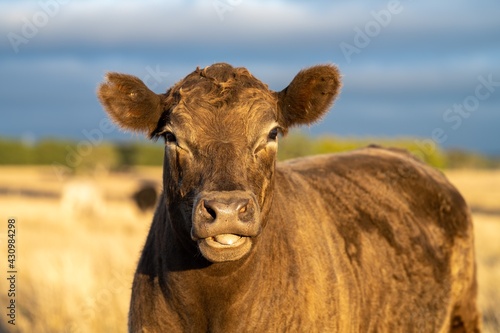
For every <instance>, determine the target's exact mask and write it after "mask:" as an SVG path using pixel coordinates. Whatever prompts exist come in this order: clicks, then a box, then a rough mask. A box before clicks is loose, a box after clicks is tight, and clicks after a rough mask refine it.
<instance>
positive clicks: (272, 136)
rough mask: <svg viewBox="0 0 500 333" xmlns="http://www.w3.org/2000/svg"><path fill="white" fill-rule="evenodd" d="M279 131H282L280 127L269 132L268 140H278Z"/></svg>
mask: <svg viewBox="0 0 500 333" xmlns="http://www.w3.org/2000/svg"><path fill="white" fill-rule="evenodd" d="M279 131H280V129H279V128H278V127H275V128H273V129H272V130H271V131H270V132H269V134H268V136H267V140H268V141H276V139H277V138H278V134H279Z"/></svg>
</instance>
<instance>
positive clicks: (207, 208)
mask: <svg viewBox="0 0 500 333" xmlns="http://www.w3.org/2000/svg"><path fill="white" fill-rule="evenodd" d="M203 207H204V208H205V211H206V212H207V213H208V214H209V215H210V216H211V217H212V219H214V220H215V219H216V218H217V213H216V212H215V210H214V209H213V208H212V207H210V204H208V203H207V202H206V201H203Z"/></svg>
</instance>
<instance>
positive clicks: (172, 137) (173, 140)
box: [163, 132, 177, 143]
mask: <svg viewBox="0 0 500 333" xmlns="http://www.w3.org/2000/svg"><path fill="white" fill-rule="evenodd" d="M163 137H164V138H165V143H176V142H177V138H176V137H175V135H174V133H172V132H165V133H163Z"/></svg>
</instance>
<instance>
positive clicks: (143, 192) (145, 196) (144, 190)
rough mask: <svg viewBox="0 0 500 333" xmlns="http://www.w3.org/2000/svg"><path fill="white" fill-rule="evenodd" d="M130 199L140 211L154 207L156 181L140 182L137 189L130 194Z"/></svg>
mask: <svg viewBox="0 0 500 333" xmlns="http://www.w3.org/2000/svg"><path fill="white" fill-rule="evenodd" d="M132 199H133V200H134V202H135V204H136V205H137V207H138V208H139V209H140V210H141V211H142V212H146V211H148V210H151V209H153V208H155V207H156V202H157V200H158V189H157V185H156V183H154V182H150V181H144V182H142V183H141V184H140V186H139V189H138V190H136V191H135V192H134V194H133V195H132Z"/></svg>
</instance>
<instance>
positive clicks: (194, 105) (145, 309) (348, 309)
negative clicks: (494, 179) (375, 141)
mask: <svg viewBox="0 0 500 333" xmlns="http://www.w3.org/2000/svg"><path fill="white" fill-rule="evenodd" d="M144 87H145V86H143V84H142V83H141V82H138V81H137V80H136V79H133V78H131V77H129V76H124V75H117V74H110V75H108V82H107V83H105V84H104V85H102V86H101V88H100V90H99V97H100V99H101V101H102V102H103V105H104V106H105V108H106V110H107V111H108V113H109V114H110V116H111V117H112V119H114V120H115V121H116V122H117V123H118V124H120V125H122V126H123V127H125V128H128V129H131V130H136V131H143V132H146V133H147V134H148V135H150V136H152V137H158V136H164V137H165V138H166V145H165V163H164V177H163V181H164V192H163V194H162V196H161V198H160V204H159V205H158V208H157V210H156V213H155V216H154V219H153V223H152V225H151V229H150V232H149V235H148V237H147V240H146V244H145V246H144V250H143V253H142V256H141V259H140V261H139V264H138V268H137V271H136V275H135V278H134V283H133V288H132V300H131V304H130V317H129V330H130V331H131V332H284V331H286V332H479V330H480V322H479V314H478V311H477V307H476V288H477V287H476V277H475V263H474V249H473V234H472V222H471V218H470V214H469V210H468V208H467V205H466V203H465V202H464V200H463V198H462V197H461V196H460V194H459V193H458V192H457V190H456V189H455V188H454V187H453V186H452V185H451V184H450V183H449V182H448V181H447V180H446V179H445V177H444V176H443V175H442V174H441V173H440V172H438V171H436V170H434V169H432V168H430V167H428V166H426V165H424V164H423V163H421V162H419V161H417V160H416V159H414V158H413V157H411V156H410V155H409V154H407V153H406V152H404V151H400V150H394V149H383V148H380V147H369V148H365V149H361V150H358V151H354V152H351V153H346V154H336V155H325V156H316V157H309V158H302V159H296V160H291V161H288V162H285V163H278V164H276V149H277V145H276V140H275V136H274V135H273V133H275V131H273V130H272V129H273V128H275V127H279V128H280V129H281V131H282V132H286V131H287V129H288V128H289V127H290V126H294V125H299V124H307V123H311V122H314V121H316V120H317V119H319V118H320V117H321V116H322V115H324V114H325V113H326V112H327V111H328V108H329V107H330V106H331V104H332V102H333V100H334V98H335V97H336V95H337V93H338V90H339V88H340V76H339V74H338V71H337V69H336V68H335V67H333V66H329V65H327V66H316V67H313V68H310V69H307V70H304V71H302V72H300V73H299V74H298V75H297V76H296V77H295V79H294V80H293V81H292V83H291V84H290V85H289V86H288V87H287V88H286V89H285V90H283V91H282V92H279V93H275V92H272V91H270V90H268V88H267V86H266V85H264V84H263V83H261V82H260V81H258V80H257V79H255V78H254V77H253V76H252V75H251V74H250V73H249V72H248V71H247V70H246V69H244V68H233V67H231V66H229V65H227V64H215V65H213V66H210V67H207V68H205V69H203V70H200V69H197V70H196V71H194V72H193V73H191V74H190V75H188V76H187V77H186V78H185V79H184V80H182V81H180V82H179V83H177V84H176V85H174V86H173V87H172V88H171V89H170V90H169V91H167V93H166V94H164V95H156V96H157V97H153V95H151V94H152V92H149V91H147V90H145V89H144ZM146 89H147V88H146ZM131 94H132V95H133V98H132V97H131ZM137 96H141V99H140V100H142V101H143V103H142V104H141V103H140V102H138V99H137V98H136V97H137ZM134 121H135V122H134ZM232 196H234V197H235V198H237V199H238V200H239V201H230V200H231V198H232ZM209 199H210V200H209ZM214 200H215V202H218V203H217V205H219V206H221V205H222V203H224V205H222V207H223V208H222V211H221V212H222V213H223V214H222V213H221V215H223V216H225V220H224V222H223V223H221V222H220V221H219V220H218V218H219V217H218V215H217V214H218V213H217V214H216V212H214V211H212V210H211V209H208V208H206V207H207V205H208V203H207V202H210V203H212V202H213V201H214ZM217 200H219V201H217ZM237 202H249V204H248V207H244V209H243V210H241V209H240V211H238V212H237V213H234V211H233V210H231V209H232V208H231V207H232V206H234V205H235V203H237ZM214 207H215V206H214ZM239 208H240V206H238V209H239ZM231 214H233V215H231ZM235 214H236V215H235ZM211 216H212V217H213V218H214V221H213V222H210V221H211V220H210V219H211V218H212V217H211ZM235 216H236V217H235ZM207 219H208V222H207ZM243 219H244V220H245V221H249V222H245V223H246V224H245V223H242V221H243ZM233 224H234V225H239V226H237V227H235V226H234V225H233ZM242 226H243V227H242ZM200 228H201V229H200ZM211 228H215V229H217V228H222V231H220V232H219V233H218V234H220V233H223V234H227V233H231V234H235V233H236V232H235V231H234V230H242V231H241V235H242V239H245V241H246V243H245V244H246V245H245V246H247V247H248V249H247V247H239V248H236V249H235V248H233V247H231V246H226V247H224V248H223V249H222V250H220V249H211V248H210V246H209V249H208V250H206V249H205V250H204V248H203V247H202V245H203V244H206V243H204V242H206V240H205V238H204V237H205V236H200V235H202V234H203V233H207V232H208V231H207V230H211ZM224 228H226V229H224ZM235 228H239V229H235ZM242 228H243V229H242ZM245 228H246V229H245ZM247 229H248V230H247ZM224 230H226V231H224ZM218 234H217V235H218ZM200 251H201V252H200ZM238 251H239V252H238Z"/></svg>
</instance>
